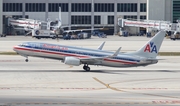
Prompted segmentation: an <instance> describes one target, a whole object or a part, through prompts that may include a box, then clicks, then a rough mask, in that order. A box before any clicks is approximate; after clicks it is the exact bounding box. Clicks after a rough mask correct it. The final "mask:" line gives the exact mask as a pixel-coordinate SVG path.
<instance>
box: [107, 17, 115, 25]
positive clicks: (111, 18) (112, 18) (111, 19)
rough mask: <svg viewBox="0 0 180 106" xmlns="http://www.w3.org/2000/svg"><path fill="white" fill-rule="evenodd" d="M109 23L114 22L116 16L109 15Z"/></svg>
mask: <svg viewBox="0 0 180 106" xmlns="http://www.w3.org/2000/svg"><path fill="white" fill-rule="evenodd" d="M108 24H114V16H108Z"/></svg>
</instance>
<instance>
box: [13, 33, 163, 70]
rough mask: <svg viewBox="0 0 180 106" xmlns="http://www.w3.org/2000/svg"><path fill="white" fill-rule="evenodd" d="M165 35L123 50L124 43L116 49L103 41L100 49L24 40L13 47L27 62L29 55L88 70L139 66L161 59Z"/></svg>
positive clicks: (157, 35) (156, 36)
mask: <svg viewBox="0 0 180 106" xmlns="http://www.w3.org/2000/svg"><path fill="white" fill-rule="evenodd" d="M164 37H165V31H159V32H158V33H157V34H156V35H155V36H154V37H152V38H151V39H150V40H149V41H148V42H147V43H146V44H145V45H143V46H142V47H141V48H140V49H139V50H137V51H135V52H130V53H121V52H120V49H121V47H120V48H118V49H117V51H115V52H112V51H105V50H102V47H103V45H104V43H102V44H101V45H100V46H99V47H98V48H97V49H89V48H81V47H74V46H65V45H58V44H49V43H39V42H24V43H22V44H21V45H17V46H14V47H13V50H14V51H15V52H17V53H18V54H19V55H21V56H24V57H26V62H28V57H29V56H32V57H39V58H49V59H55V60H61V61H62V62H63V63H65V64H67V65H71V66H79V65H81V64H84V66H83V69H84V70H85V71H90V67H89V65H99V66H100V65H101V66H109V67H137V66H147V65H151V64H156V63H157V62H158V60H159V59H157V58H156V57H157V55H158V52H159V49H160V46H161V44H162V41H163V39H164Z"/></svg>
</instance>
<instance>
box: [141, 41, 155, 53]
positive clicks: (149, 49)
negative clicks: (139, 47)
mask: <svg viewBox="0 0 180 106" xmlns="http://www.w3.org/2000/svg"><path fill="white" fill-rule="evenodd" d="M144 52H149V53H153V52H155V53H157V47H156V45H155V44H154V42H150V43H149V44H147V45H146V47H145V49H144Z"/></svg>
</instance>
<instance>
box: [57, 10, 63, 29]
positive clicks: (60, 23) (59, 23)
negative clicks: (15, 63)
mask: <svg viewBox="0 0 180 106" xmlns="http://www.w3.org/2000/svg"><path fill="white" fill-rule="evenodd" d="M61 25H62V20H61V7H59V18H58V28H60V27H61Z"/></svg>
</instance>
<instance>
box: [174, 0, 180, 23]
mask: <svg viewBox="0 0 180 106" xmlns="http://www.w3.org/2000/svg"><path fill="white" fill-rule="evenodd" d="M179 20H180V1H178V0H177V1H175V0H174V1H173V22H174V23H177V22H178V21H179Z"/></svg>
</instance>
